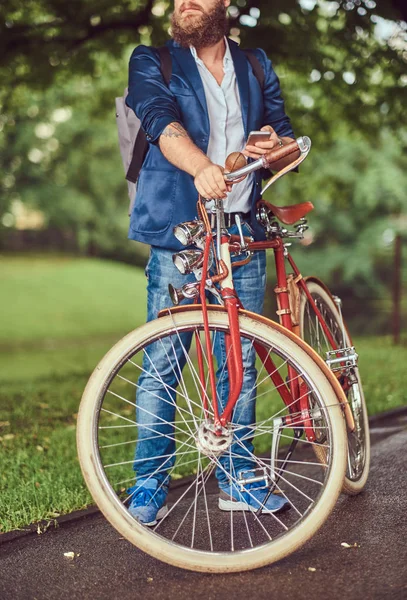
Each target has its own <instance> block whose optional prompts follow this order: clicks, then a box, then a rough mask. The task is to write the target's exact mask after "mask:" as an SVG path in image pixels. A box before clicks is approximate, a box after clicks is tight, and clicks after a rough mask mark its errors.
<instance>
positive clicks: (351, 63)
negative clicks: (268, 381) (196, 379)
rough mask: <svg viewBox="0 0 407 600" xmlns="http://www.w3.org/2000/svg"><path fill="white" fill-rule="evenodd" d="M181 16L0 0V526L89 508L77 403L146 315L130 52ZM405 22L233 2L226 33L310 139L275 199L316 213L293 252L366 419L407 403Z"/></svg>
mask: <svg viewBox="0 0 407 600" xmlns="http://www.w3.org/2000/svg"><path fill="white" fill-rule="evenodd" d="M171 7H172V3H171V2H167V1H163V0H157V1H153V0H148V1H147V2H144V3H143V2H140V1H139V0H123V1H121V2H119V3H112V2H110V1H106V0H98V2H96V1H95V0H87V1H86V2H85V1H84V0H71V1H70V2H68V3H65V2H62V1H60V0H32V1H31V2H25V1H22V0H5V1H4V2H2V3H1V6H0V17H1V22H0V80H1V86H0V103H1V112H0V132H1V137H0V153H1V159H0V167H1V168H0V286H1V296H0V298H1V311H0V448H1V454H0V482H1V484H0V489H1V493H0V531H1V532H3V531H7V530H10V529H15V528H19V527H24V526H25V525H27V524H28V523H32V522H34V521H38V520H40V519H45V522H48V523H50V522H52V519H55V518H56V517H57V516H58V515H60V514H63V513H65V512H70V511H72V510H75V509H79V508H82V507H84V506H86V505H87V504H88V503H90V502H91V499H90V496H89V495H88V493H87V491H86V489H85V487H84V484H83V481H82V477H81V474H80V470H79V465H78V461H77V458H76V448H75V421H76V415H77V411H78V405H79V401H80V397H81V393H82V390H83V388H84V386H85V384H86V381H87V378H88V377H89V374H90V373H91V371H92V370H93V368H94V366H95V365H96V364H97V362H98V361H99V359H100V358H101V357H102V356H103V354H104V353H105V352H106V351H107V350H108V348H109V347H110V346H111V345H112V344H113V343H114V342H115V341H117V340H118V339H119V338H120V337H122V335H123V334H125V333H127V332H128V331H129V330H131V329H133V328H134V327H135V326H137V325H139V324H141V323H142V322H143V321H144V319H145V279H144V273H143V266H144V264H145V262H146V257H147V254H148V248H147V247H144V246H142V245H139V244H136V243H134V242H130V241H128V240H127V227H128V216H127V205H128V201H127V188H126V183H125V181H124V174H123V167H122V163H121V160H120V154H119V150H118V142H117V132H116V123H115V106H114V98H115V96H118V95H121V94H122V93H123V90H124V88H125V86H126V84H127V65H128V59H129V56H130V54H131V51H132V50H133V48H134V47H135V46H136V45H138V44H140V43H142V44H147V45H161V44H163V43H164V42H165V40H166V39H167V38H168V29H169V16H170V13H171ZM402 10H403V9H402V3H401V2H399V1H398V0H393V2H391V1H390V0H389V1H387V2H386V1H381V2H378V3H377V4H376V2H374V0H346V1H344V0H338V1H335V2H334V1H323V0H299V1H297V0H284V1H283V0H273V1H272V2H270V1H269V0H267V1H250V0H233V1H232V5H231V7H230V10H229V12H230V18H231V36H232V37H233V39H235V40H237V41H240V42H241V44H242V47H245V48H250V47H257V46H260V47H262V48H264V49H265V50H266V52H267V54H268V56H269V57H270V58H271V59H272V61H273V65H274V68H275V69H276V71H277V73H278V75H279V77H280V80H281V86H282V89H283V93H284V97H285V101H286V110H287V113H288V114H289V115H290V117H291V120H292V123H293V126H294V130H295V132H296V134H297V135H308V136H310V137H311V139H312V142H313V148H312V151H311V153H310V156H309V158H308V159H307V161H306V162H305V163H304V165H303V166H302V167H301V173H300V175H289V176H288V177H285V178H284V179H283V180H282V181H280V182H279V183H278V184H276V185H275V186H273V192H271V193H270V194H269V195H268V196H267V198H268V199H272V201H273V202H274V203H276V204H281V205H284V204H293V203H296V202H301V201H305V200H311V201H312V202H313V203H314V205H315V211H314V212H313V213H312V214H311V215H310V217H309V222H310V226H311V227H310V230H309V232H308V234H307V237H306V239H305V242H304V244H303V246H302V247H300V246H299V247H298V249H294V251H293V252H294V257H295V259H296V260H297V261H298V263H299V265H300V267H301V268H302V269H303V270H304V272H305V273H307V274H312V273H315V274H317V275H319V276H320V277H322V278H323V279H324V280H325V282H326V283H327V284H328V285H329V286H331V287H332V289H333V291H334V292H335V293H336V294H338V295H340V296H341V297H342V298H343V301H344V313H345V316H346V318H347V320H348V321H349V322H350V324H351V326H352V331H353V332H355V337H356V345H357V348H358V351H359V353H360V365H361V372H362V376H363V379H364V382H365V383H364V386H365V394H366V398H367V403H368V408H369V411H370V413H375V412H382V411H386V410H389V409H393V408H396V407H398V406H400V405H403V404H405V402H406V395H407V393H406V389H407V373H406V371H407V370H406V364H407V348H406V343H407V335H406V333H407V332H406V326H405V324H406V317H407V299H406V293H405V292H406V288H407V200H406V189H407V156H406V153H405V149H406V145H407V123H406V118H405V104H406V102H405V99H406V89H407V72H406V68H405V67H406V58H407V38H406V32H407V24H406V20H407V15H406V14H404V15H403V14H402ZM269 283H270V286H273V284H274V282H273V280H272V272H271V269H270V282H269ZM403 292H404V294H403ZM399 298H401V302H398V299H399ZM397 307H398V308H397ZM395 309H397V310H396V317H395ZM266 310H267V312H268V314H270V315H272V314H273V312H272V311H273V307H272V306H267V307H266ZM403 326H404V329H403ZM45 526H46V525H45ZM39 531H41V528H40V529H39Z"/></svg>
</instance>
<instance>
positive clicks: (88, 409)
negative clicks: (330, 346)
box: [77, 309, 346, 573]
mask: <svg viewBox="0 0 407 600" xmlns="http://www.w3.org/2000/svg"><path fill="white" fill-rule="evenodd" d="M239 319H240V328H241V332H242V336H246V337H247V339H251V340H253V342H252V343H254V342H257V343H260V344H263V345H264V346H265V347H267V348H273V349H276V352H277V351H278V352H279V353H280V354H279V356H280V355H281V356H283V357H284V356H286V357H287V359H289V360H290V361H291V362H292V364H293V365H296V368H298V372H299V373H301V377H302V378H303V380H304V381H306V382H307V385H308V386H309V388H308V389H309V390H311V392H310V393H312V395H313V397H315V398H316V402H318V407H319V409H318V410H319V414H320V415H323V417H321V416H320V417H319V418H320V419H321V418H323V419H325V421H324V422H326V423H327V426H326V429H327V431H328V435H329V440H330V447H331V450H330V452H329V464H328V465H327V466H325V468H324V469H322V471H321V469H320V467H321V465H320V463H318V462H315V463H314V462H312V463H308V462H307V461H305V462H304V463H303V464H304V465H308V464H310V465H320V467H317V466H313V467H308V468H312V469H314V470H315V471H317V469H318V473H323V475H321V478H322V479H323V484H321V486H322V488H321V491H320V492H316V500H315V502H314V503H313V504H312V505H310V507H309V508H308V509H307V511H306V512H304V514H302V513H301V511H298V512H300V514H301V515H302V516H301V518H299V517H298V519H299V521H298V523H297V522H296V523H295V524H294V525H293V526H292V528H290V529H289V530H288V533H284V534H278V535H277V536H276V537H275V538H274V537H273V538H272V539H271V540H270V541H268V543H259V545H258V546H257V547H250V548H244V549H243V550H232V551H230V550H226V551H211V550H209V551H208V550H201V549H195V548H191V547H187V546H185V544H184V543H176V542H174V541H171V540H169V539H167V538H166V537H163V535H162V534H161V535H160V534H158V533H157V532H155V531H153V530H151V529H149V528H147V527H145V526H143V525H141V524H140V523H139V522H137V521H136V520H135V519H133V517H132V516H131V515H130V513H129V512H128V511H127V509H126V507H125V505H124V503H123V502H122V501H121V499H120V498H119V496H118V495H117V492H116V491H115V489H114V488H113V487H112V485H111V482H110V481H109V478H108V476H107V466H110V465H107V466H106V465H105V467H104V466H103V464H102V462H101V454H100V452H101V447H100V446H99V438H98V434H99V429H98V428H99V427H100V425H99V420H100V418H101V415H103V414H104V413H103V410H104V408H103V402H104V400H105V398H107V397H108V390H109V386H111V385H112V381H113V382H114V381H115V377H116V375H117V374H118V373H120V369H121V368H122V367H123V365H125V366H126V365H128V363H129V360H131V361H132V364H133V362H134V364H135V361H133V358H132V357H134V356H135V355H136V352H137V351H138V350H139V349H142V348H143V347H144V346H145V345H146V344H150V343H151V341H152V340H163V339H164V340H165V339H167V337H168V335H174V331H175V330H177V332H183V331H187V330H191V329H192V330H194V331H198V330H201V329H202V319H201V312H200V310H199V309H193V310H188V311H185V312H182V311H181V312H174V314H170V315H168V316H164V317H161V318H159V319H157V320H155V321H151V322H149V323H147V324H145V325H143V326H142V327H140V328H138V329H136V330H134V331H133V332H131V333H129V334H128V335H127V336H126V337H124V338H123V339H122V340H120V341H119V342H118V343H117V344H116V345H115V346H114V347H113V348H112V349H111V350H110V351H109V352H108V353H107V354H106V356H105V357H104V358H103V359H102V360H101V362H100V363H99V365H98V366H97V367H96V369H95V371H94V372H93V374H92V376H91V377H90V379H89V382H88V384H87V386H86V388H85V391H84V393H83V397H82V401H81V405H80V410H79V414H78V423H77V441H78V454H79V459H80V464H81V468H82V473H83V476H84V479H85V481H86V483H87V485H88V488H89V490H90V492H91V495H92V496H93V498H94V500H95V502H96V504H97V505H98V506H99V508H100V510H101V511H102V513H103V514H104V515H105V517H106V518H107V519H108V521H109V522H110V523H111V524H112V525H113V526H114V527H115V528H116V529H117V530H118V531H119V532H120V533H121V535H123V536H124V537H125V538H126V539H127V540H129V541H130V542H131V543H133V544H134V545H136V546H137V547H139V548H140V549H141V550H143V551H145V552H146V553H148V554H150V555H152V556H154V557H156V558H158V559H160V560H162V561H164V562H167V563H169V564H172V565H174V566H178V567H181V568H184V569H189V570H194V571H203V572H218V573H220V572H234V571H244V570H249V569H254V568H258V567H261V566H264V565H266V564H270V563H273V562H275V561H276V560H279V559H281V558H283V557H284V556H286V555H288V554H290V553H291V552H293V551H294V550H296V549H297V548H299V547H300V546H302V545H303V544H304V543H305V542H306V541H307V540H308V539H309V538H310V537H311V536H312V535H313V534H314V533H315V532H316V531H317V530H318V529H319V527H320V526H321V525H322V524H323V523H324V522H325V520H326V519H327V518H328V516H329V514H330V512H331V511H332V509H333V507H334V505H335V502H336V500H337V497H338V495H339V493H340V490H341V487H342V483H343V477H344V472H345V466H346V465H345V460H346V437H345V427H344V419H343V414H342V411H341V409H340V407H339V403H338V394H339V395H340V393H341V390H340V389H339V386H338V385H337V383H336V381H335V379H334V378H333V379H332V377H330V373H329V372H328V370H327V367H326V365H325V364H324V363H323V361H322V360H321V359H320V358H319V357H318V356H317V355H316V354H315V352H313V351H312V350H311V349H310V348H309V347H308V346H307V344H304V343H303V342H302V341H301V340H299V338H297V337H296V336H294V335H293V334H291V333H287V332H286V330H285V329H283V328H282V327H280V326H279V325H278V324H275V323H272V322H267V323H266V322H265V320H264V319H262V320H261V318H257V317H256V316H255V315H251V314H250V313H249V314H246V315H241V316H240V318H239ZM209 324H210V328H211V331H213V332H215V333H216V332H220V333H221V334H223V333H225V332H227V331H228V318H227V314H226V313H225V311H223V310H216V311H214V310H210V311H209ZM338 389H339V391H338ZM257 402H259V400H257ZM268 404H269V400H268V402H267V404H266V405H265V406H268ZM126 408H127V407H126ZM126 414H127V413H126ZM125 418H126V419H127V421H129V420H130V419H128V417H125ZM113 422H114V421H113ZM120 422H121V421H120ZM266 422H267V420H266V421H261V423H262V424H263V425H262V426H263V429H267V427H266V426H265V423H266ZM109 427H110V426H109ZM114 427H115V426H114V425H113V426H112V429H114ZM121 427H122V429H124V428H125V426H124V425H123V426H121ZM129 427H130V426H129ZM105 429H107V427H105ZM258 431H260V429H259V430H258ZM103 433H104V430H103ZM265 434H267V436H268V432H267V431H266V432H265V433H264V434H263V433H261V432H260V434H259V435H260V436H261V435H265ZM126 443H127V442H126ZM304 443H305V440H304ZM311 455H312V453H311ZM264 460H266V459H264ZM278 460H279V459H278ZM280 462H281V460H280ZM294 462H295V461H293V463H294ZM302 467H303V465H299V467H298V468H302ZM290 468H292V465H291V466H290ZM293 474H294V471H293V472H289V471H284V478H285V479H289V478H290V477H292V476H293ZM299 477H301V475H299ZM195 479H196V481H198V479H199V470H198V475H197V476H196V477H195ZM303 480H304V481H303ZM303 480H300V481H301V482H302V483H301V485H304V486H305V487H303V488H302V489H303V490H304V489H307V490H308V488H307V487H306V486H307V485H308V487H310V486H311V487H312V484H311V483H309V482H308V481H306V480H307V477H306V476H305V477H304V476H303ZM202 481H204V477H203V471H202ZM310 481H314V480H311V479H310ZM315 482H316V483H318V481H317V480H315ZM284 485H285V483H282V484H281V486H282V487H283V486H284ZM290 485H292V484H290ZM297 485H300V484H297ZM314 485H315V484H314ZM292 487H294V488H296V486H295V485H294V486H292ZM287 489H288V486H287ZM318 489H319V488H318ZM205 493H206V492H205ZM282 493H284V494H285V493H287V492H284V490H283V491H282ZM290 493H291V488H290ZM308 493H310V492H308ZM201 500H202V498H201ZM301 500H302V497H301ZM178 502H179V501H178ZM195 502H197V500H195ZM205 502H206V496H205ZM296 502H297V501H296ZM304 502H305V500H304ZM296 506H297V507H298V506H300V505H299V504H297V505H296ZM301 506H302V505H301ZM232 513H233V511H231V513H230V514H231V515H232ZM289 513H292V511H289ZM211 514H213V515H215V517H214V518H216V519H218V518H220V513H219V512H217V513H211ZM294 514H296V513H294ZM243 516H244V515H243ZM266 517H267V518H268V517H269V515H267V516H266V515H265V516H264V517H263V516H262V520H263V521H264V522H265V519H266ZM227 518H228V519H229V515H228V517H227ZM238 518H240V516H239V515H237V517H236V519H238ZM249 518H252V514H248V516H247V519H249ZM293 518H294V517H293ZM207 519H208V524H209V521H210V518H209V512H208V514H207ZM244 519H245V520H246V517H245V516H244ZM241 522H242V520H241V521H240V523H241ZM236 523H237V521H236ZM253 523H254V524H255V525H256V526H257V522H256V521H255V520H254V515H253ZM275 523H276V521H275V519H271V518H270V521H269V522H268V524H267V527H270V528H271V527H274V526H275ZM174 527H175V525H174ZM236 527H237V526H236ZM263 528H264V527H263ZM232 530H233V517H232ZM215 533H216V532H215ZM238 533H239V534H240V531H239V532H238ZM203 535H204V534H203V533H202V532H201V536H203ZM223 537H224V536H222V539H223ZM248 537H250V533H249V536H248ZM269 537H270V536H269ZM232 540H233V531H232ZM199 542H201V538H200V540H199ZM222 543H223V542H222ZM246 544H247V545H248V542H246Z"/></svg>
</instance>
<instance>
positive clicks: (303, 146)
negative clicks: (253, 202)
mask: <svg viewBox="0 0 407 600" xmlns="http://www.w3.org/2000/svg"><path fill="white" fill-rule="evenodd" d="M310 149H311V140H310V138H309V137H307V136H303V137H299V138H297V139H296V140H293V141H292V142H290V143H289V144H285V145H284V146H278V147H277V148H273V149H272V150H270V152H267V154H264V155H263V156H262V157H261V158H259V159H258V160H256V161H254V162H252V163H250V164H248V165H245V166H244V167H242V168H241V169H238V170H237V171H232V172H231V173H226V174H225V181H235V180H236V179H239V178H240V177H244V176H245V175H248V174H249V173H253V172H254V171H257V170H258V169H268V168H269V167H270V165H271V164H272V163H274V162H277V161H278V160H281V159H282V158H285V157H286V156H289V155H290V154H293V153H294V152H297V151H298V150H299V151H300V156H299V157H298V158H297V159H296V160H295V161H293V162H292V163H291V164H290V165H288V166H287V167H284V169H282V170H281V171H279V173H277V174H276V175H275V176H274V177H273V178H272V181H270V185H271V183H274V181H275V178H277V176H279V177H281V176H282V175H284V174H285V173H287V172H288V171H291V170H292V169H294V168H295V167H296V166H298V165H299V164H300V163H301V162H302V161H303V160H304V159H305V158H306V157H307V155H308V152H309V151H310ZM267 187H268V186H267ZM263 191H265V190H263Z"/></svg>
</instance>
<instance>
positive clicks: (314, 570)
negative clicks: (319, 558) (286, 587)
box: [308, 567, 316, 572]
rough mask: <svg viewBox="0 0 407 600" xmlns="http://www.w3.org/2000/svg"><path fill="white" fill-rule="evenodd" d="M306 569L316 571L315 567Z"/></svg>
mask: <svg viewBox="0 0 407 600" xmlns="http://www.w3.org/2000/svg"><path fill="white" fill-rule="evenodd" d="M308 571H312V572H314V571H316V568H315V567H308Z"/></svg>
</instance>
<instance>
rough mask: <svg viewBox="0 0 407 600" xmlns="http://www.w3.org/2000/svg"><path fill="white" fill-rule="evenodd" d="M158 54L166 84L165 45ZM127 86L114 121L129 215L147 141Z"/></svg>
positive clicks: (167, 56) (168, 59)
mask: <svg viewBox="0 0 407 600" xmlns="http://www.w3.org/2000/svg"><path fill="white" fill-rule="evenodd" d="M158 53H159V56H160V68H161V73H162V75H163V78H164V81H165V83H166V84H167V86H168V85H169V83H170V80H171V75H172V62H171V54H170V51H169V49H168V47H167V46H162V47H161V48H158ZM127 94H128V88H126V89H125V90H124V95H123V96H121V97H119V98H116V123H117V130H118V134H119V147H120V154H121V157H122V162H123V166H124V172H125V175H126V179H127V187H128V192H129V198H130V205H129V215H131V211H132V209H133V206H134V201H135V199H136V188H137V179H138V176H139V174H140V171H141V167H142V166H143V161H144V159H145V156H146V154H147V150H148V142H147V138H146V134H145V133H144V130H143V129H142V128H141V124H140V119H138V117H136V114H135V113H134V111H133V110H132V109H131V108H129V107H128V106H127V104H126V98H127Z"/></svg>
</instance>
